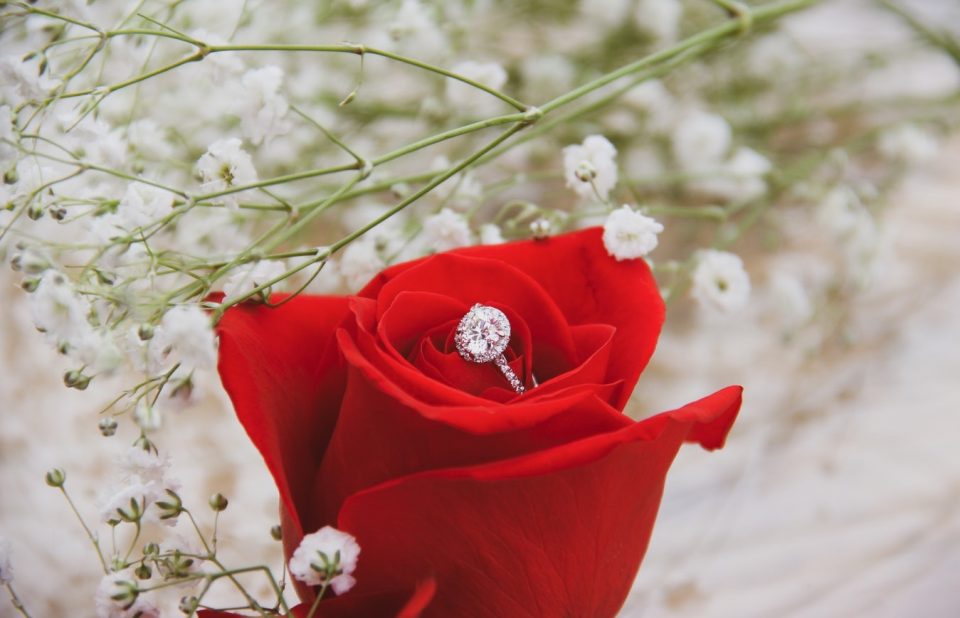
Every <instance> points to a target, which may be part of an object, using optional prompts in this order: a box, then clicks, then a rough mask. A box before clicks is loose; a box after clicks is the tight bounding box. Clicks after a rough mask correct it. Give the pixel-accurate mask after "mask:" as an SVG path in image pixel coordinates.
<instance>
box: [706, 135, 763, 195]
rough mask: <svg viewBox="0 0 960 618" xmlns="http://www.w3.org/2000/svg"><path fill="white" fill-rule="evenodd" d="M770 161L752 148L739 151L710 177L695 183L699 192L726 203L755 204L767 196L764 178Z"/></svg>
mask: <svg viewBox="0 0 960 618" xmlns="http://www.w3.org/2000/svg"><path fill="white" fill-rule="evenodd" d="M771 168H772V166H771V164H770V160H769V159H767V158H766V157H765V156H763V155H762V154H760V153H759V152H757V151H756V150H753V149H752V148H747V147H741V148H738V149H737V150H736V151H735V152H734V153H733V156H731V157H730V158H729V159H727V160H726V161H724V162H723V163H722V164H721V165H720V167H719V168H718V169H717V170H716V171H715V172H708V177H707V178H703V179H701V180H698V181H696V182H695V183H693V186H694V187H696V189H697V190H699V191H702V192H703V193H707V194H709V195H712V196H715V197H719V198H723V199H725V200H752V199H756V198H758V197H760V196H761V195H763V194H764V193H766V192H767V182H766V180H764V176H765V175H766V174H767V173H768V172H769V171H770V169H771Z"/></svg>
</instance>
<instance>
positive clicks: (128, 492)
mask: <svg viewBox="0 0 960 618" xmlns="http://www.w3.org/2000/svg"><path fill="white" fill-rule="evenodd" d="M164 490H165V487H164V485H163V483H161V482H158V481H151V480H145V479H141V478H140V477H139V476H137V475H132V476H130V477H128V478H126V479H124V481H123V482H122V483H120V484H119V485H117V486H115V487H114V488H113V489H112V490H111V491H109V492H107V493H106V494H105V496H104V497H103V498H102V499H101V501H100V521H102V522H103V523H107V522H110V521H120V520H121V519H122V518H123V517H126V518H128V519H140V518H141V517H142V518H143V520H144V521H150V522H153V523H156V522H159V521H160V519H159V516H158V515H157V514H155V513H154V512H153V509H151V508H150V507H151V506H152V505H153V504H154V503H155V502H156V501H157V500H160V499H161V498H162V497H163V496H164V495H165V491H164Z"/></svg>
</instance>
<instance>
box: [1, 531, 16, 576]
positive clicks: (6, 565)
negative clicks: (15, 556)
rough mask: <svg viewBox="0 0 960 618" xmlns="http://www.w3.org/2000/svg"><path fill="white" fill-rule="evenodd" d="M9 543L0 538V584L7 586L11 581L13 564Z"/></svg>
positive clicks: (7, 540)
mask: <svg viewBox="0 0 960 618" xmlns="http://www.w3.org/2000/svg"><path fill="white" fill-rule="evenodd" d="M11 553H12V550H11V546H10V541H9V539H6V538H4V537H2V536H0V584H9V583H10V582H12V581H13V564H12V559H11V557H10V555H11Z"/></svg>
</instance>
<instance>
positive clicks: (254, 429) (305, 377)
mask: <svg viewBox="0 0 960 618" xmlns="http://www.w3.org/2000/svg"><path fill="white" fill-rule="evenodd" d="M282 298H283V297H282V296H278V297H276V298H275V299H274V300H281V299H282ZM347 315H348V311H347V299H346V298H342V297H326V296H298V297H297V298H294V299H293V300H291V301H290V302H288V303H286V304H284V305H282V306H280V307H277V308H275V309H273V308H270V307H267V306H265V305H255V304H250V303H247V304H243V305H238V306H236V307H233V308H231V309H230V310H229V311H227V312H226V313H225V314H224V316H223V319H222V320H220V323H219V324H218V325H217V332H218V333H219V335H220V361H219V371H220V377H221V380H222V381H223V386H224V388H225V389H226V391H227V393H228V394H229V395H230V400H231V401H232V402H233V407H234V409H235V410H236V412H237V418H239V419H240V422H241V423H242V424H243V426H244V429H246V431H247V434H248V435H249V436H250V439H251V440H252V441H253V443H254V445H255V446H256V447H257V449H258V450H259V451H260V453H261V454H262V455H263V458H264V460H265V461H266V463H267V467H268V468H269V470H270V472H271V474H273V478H274V480H275V481H276V483H277V488H278V490H279V491H280V498H281V500H282V502H283V505H284V506H285V507H286V510H287V511H288V512H289V513H290V514H291V517H292V522H291V523H293V524H294V525H295V526H297V528H298V529H299V530H300V531H301V534H302V528H300V517H301V516H303V515H304V513H303V509H304V507H305V506H306V505H308V504H309V503H310V501H309V500H308V498H309V493H310V491H311V490H312V489H313V477H314V474H315V472H316V470H317V468H319V466H320V461H321V459H322V458H323V452H324V447H325V445H326V444H327V442H328V440H329V437H330V434H331V433H332V432H333V427H334V424H335V423H336V419H337V414H338V411H339V409H340V399H341V397H342V394H343V389H344V386H345V374H344V372H343V369H342V367H341V363H340V360H339V359H340V357H339V354H338V353H337V350H336V346H335V345H333V343H334V339H333V333H334V331H335V330H336V328H337V325H338V324H340V322H341V321H342V320H343V319H344V318H345V317H346V316H347Z"/></svg>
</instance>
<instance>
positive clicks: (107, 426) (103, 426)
mask: <svg viewBox="0 0 960 618" xmlns="http://www.w3.org/2000/svg"><path fill="white" fill-rule="evenodd" d="M97 426H98V427H99V428H100V434H101V435H102V436H104V437H106V438H109V437H110V436H112V435H113V434H115V433H117V421H115V420H114V419H113V418H112V417H107V418H101V419H100V422H99V423H97Z"/></svg>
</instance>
